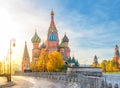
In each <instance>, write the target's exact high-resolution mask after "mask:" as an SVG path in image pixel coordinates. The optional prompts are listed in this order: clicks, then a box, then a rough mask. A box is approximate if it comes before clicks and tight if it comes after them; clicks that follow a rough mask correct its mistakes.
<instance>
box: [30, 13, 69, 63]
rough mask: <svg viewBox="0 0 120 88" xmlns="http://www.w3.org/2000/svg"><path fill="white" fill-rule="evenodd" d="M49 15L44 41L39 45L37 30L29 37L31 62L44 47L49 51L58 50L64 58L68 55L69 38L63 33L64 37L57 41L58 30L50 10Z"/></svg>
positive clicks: (34, 60) (39, 39)
mask: <svg viewBox="0 0 120 88" xmlns="http://www.w3.org/2000/svg"><path fill="white" fill-rule="evenodd" d="M50 15H51V22H50V27H49V29H48V33H47V39H46V41H45V42H42V44H41V45H40V43H41V38H40V37H39V36H38V34H37V32H35V34H34V36H33V37H32V39H31V42H32V44H33V49H32V62H33V63H35V62H36V59H37V58H38V57H39V56H40V52H41V50H42V49H45V50H46V51H48V52H49V53H51V52H53V51H59V52H61V53H62V54H63V56H64V58H69V57H70V48H69V46H68V43H69V39H68V37H67V35H66V34H65V35H64V37H63V38H62V41H61V43H59V36H58V30H57V28H56V26H55V22H54V12H53V11H51V13H50Z"/></svg>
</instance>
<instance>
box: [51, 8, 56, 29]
mask: <svg viewBox="0 0 120 88" xmlns="http://www.w3.org/2000/svg"><path fill="white" fill-rule="evenodd" d="M50 15H51V23H50V27H51V28H55V23H54V11H53V10H52V11H51V13H50ZM55 29H56V28H55Z"/></svg>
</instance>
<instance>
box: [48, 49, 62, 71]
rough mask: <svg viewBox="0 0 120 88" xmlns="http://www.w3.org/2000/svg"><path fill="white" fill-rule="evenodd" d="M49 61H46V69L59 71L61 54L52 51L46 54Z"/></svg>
mask: <svg viewBox="0 0 120 88" xmlns="http://www.w3.org/2000/svg"><path fill="white" fill-rule="evenodd" d="M48 57H49V61H48V62H47V70H48V71H61V70H62V69H61V68H62V67H63V65H64V61H63V59H62V54H61V53H59V52H57V51H54V52H53V53H50V54H49V55H48Z"/></svg>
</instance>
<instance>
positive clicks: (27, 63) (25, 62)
mask: <svg viewBox="0 0 120 88" xmlns="http://www.w3.org/2000/svg"><path fill="white" fill-rule="evenodd" d="M29 67H30V57H29V53H28V49H27V44H26V42H25V48H24V53H23V58H22V72H24V70H25V69H28V68H29Z"/></svg>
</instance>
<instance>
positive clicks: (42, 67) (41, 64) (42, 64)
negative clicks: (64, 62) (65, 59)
mask: <svg viewBox="0 0 120 88" xmlns="http://www.w3.org/2000/svg"><path fill="white" fill-rule="evenodd" d="M48 60H49V58H48V52H47V51H46V50H42V51H41V53H40V57H39V59H38V61H37V68H38V71H43V72H44V71H46V70H47V62H48Z"/></svg>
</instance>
